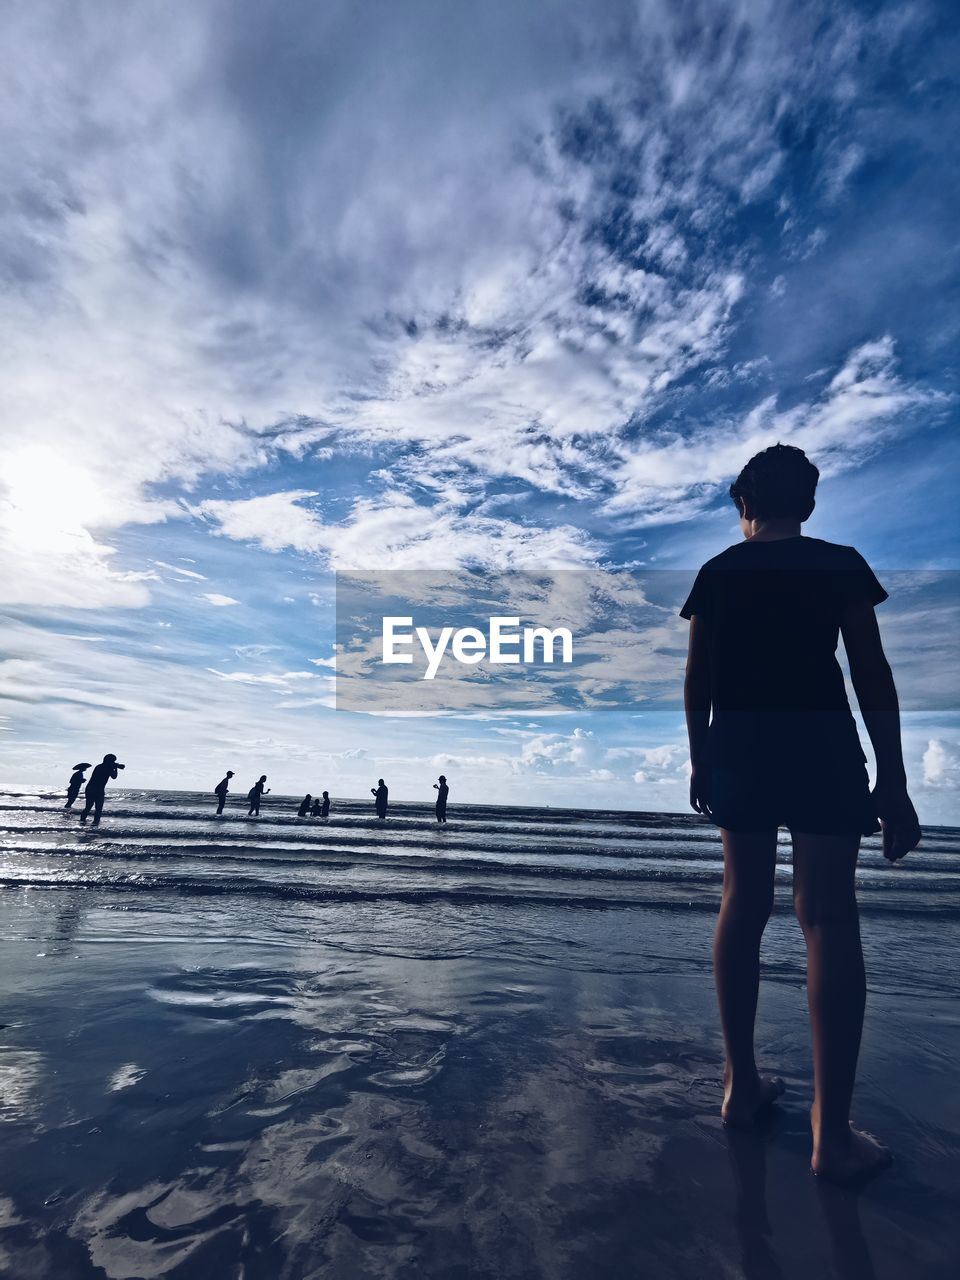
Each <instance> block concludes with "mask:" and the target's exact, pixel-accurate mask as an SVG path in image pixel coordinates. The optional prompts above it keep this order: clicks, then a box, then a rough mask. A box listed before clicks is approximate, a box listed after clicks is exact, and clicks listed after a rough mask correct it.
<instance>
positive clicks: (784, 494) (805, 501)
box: [730, 444, 820, 536]
mask: <svg viewBox="0 0 960 1280" xmlns="http://www.w3.org/2000/svg"><path fill="white" fill-rule="evenodd" d="M819 479H820V472H819V471H818V470H817V468H816V467H815V466H814V465H813V463H812V462H811V461H810V459H809V458H808V457H807V455H806V454H805V453H804V452H803V450H802V449H797V448H795V447H794V446H793V445H789V444H775V445H771V446H770V448H769V449H764V450H763V451H762V452H761V453H755V454H754V455H753V457H752V458H751V459H750V461H749V462H748V463H747V465H746V466H745V467H744V468H743V470H742V471H741V472H740V474H739V475H738V476H737V478H736V480H734V482H733V484H732V485H731V486H730V497H731V498H732V499H733V501H734V503H735V504H736V508H737V510H738V511H739V512H740V527H741V528H742V529H743V531H744V534H745V535H747V536H749V534H750V532H752V530H751V529H750V528H749V526H750V522H751V521H754V520H799V521H800V522H801V523H802V522H803V521H804V520H807V519H808V518H809V516H810V514H811V513H812V511H813V508H814V506H815V505H816V499H815V496H814V495H815V493H816V489H817V481H818V480H819Z"/></svg>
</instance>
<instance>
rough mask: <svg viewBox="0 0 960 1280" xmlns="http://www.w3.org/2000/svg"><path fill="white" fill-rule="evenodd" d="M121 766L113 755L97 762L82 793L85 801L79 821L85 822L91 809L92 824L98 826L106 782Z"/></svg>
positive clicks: (113, 776)
mask: <svg viewBox="0 0 960 1280" xmlns="http://www.w3.org/2000/svg"><path fill="white" fill-rule="evenodd" d="M123 767H124V766H123V765H122V764H117V757H116V756H115V755H108V756H104V757H103V760H102V761H101V763H100V764H98V765H97V767H96V768H95V769H94V771H93V773H91V775H90V781H89V782H88V783H87V788H86V790H85V791H84V793H83V796H84V801H85V803H84V806H83V813H81V815H80V821H81V823H85V822H86V820H87V814H88V813H89V812H90V810H91V809H92V810H93V826H95V827H99V825H100V815H101V813H103V802H104V800H105V799H106V794H107V783H108V782H109V781H110V779H111V778H115V777H116V776H117V770H118V769H122V768H123Z"/></svg>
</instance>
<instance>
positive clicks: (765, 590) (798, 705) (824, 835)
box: [681, 445, 921, 1181]
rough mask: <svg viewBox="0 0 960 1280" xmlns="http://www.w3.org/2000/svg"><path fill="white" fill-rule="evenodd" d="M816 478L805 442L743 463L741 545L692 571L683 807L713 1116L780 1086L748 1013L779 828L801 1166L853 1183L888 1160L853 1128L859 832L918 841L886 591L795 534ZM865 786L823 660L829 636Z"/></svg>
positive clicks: (733, 490)
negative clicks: (868, 746)
mask: <svg viewBox="0 0 960 1280" xmlns="http://www.w3.org/2000/svg"><path fill="white" fill-rule="evenodd" d="M818 476H819V472H818V471H817V468H816V467H815V466H814V465H813V463H812V462H810V461H809V460H808V459H807V457H806V456H805V455H804V454H803V452H802V451H801V450H800V449H795V448H792V447H789V446H784V445H776V446H775V447H773V448H771V449H766V450H764V452H763V453H759V454H757V455H756V457H754V458H751V459H750V461H749V462H748V463H747V465H746V466H745V467H744V469H743V471H741V473H740V475H739V476H738V477H737V479H736V481H735V482H734V484H732V485H731V486H730V496H731V497H732V498H733V500H734V502H735V503H736V506H737V509H738V511H739V513H740V527H741V530H742V532H743V535H744V539H745V541H743V542H740V543H738V544H736V545H734V546H732V547H728V548H727V550H726V551H723V552H721V553H720V555H718V556H715V557H714V558H713V559H712V560H709V561H708V562H707V563H706V564H705V565H704V566H703V567H702V568H701V570H700V572H699V573H698V574H697V579H696V582H695V583H694V585H693V590H692V591H691V593H690V596H689V598H688V599H687V601H686V603H685V604H684V606H683V609H682V610H681V617H684V618H688V619H689V620H690V649H689V656H688V659H687V675H686V681H685V686H684V703H685V706H686V714H687V729H688V733H689V737H690V761H691V766H692V773H691V778H690V803H691V805H692V807H693V808H694V809H695V810H696V811H697V812H698V813H702V814H704V815H706V816H707V817H709V818H711V819H712V821H713V822H715V823H716V824H717V826H719V827H720V833H721V837H722V840H723V856H724V876H723V898H722V902H721V906H720V914H719V916H718V919H717V928H716V936H715V940H714V968H715V973H716V985H717V998H718V1002H719V1005H720V1020H721V1023H722V1026H723V1035H724V1042H725V1046H726V1066H725V1070H724V1100H723V1107H722V1114H723V1117H724V1120H725V1121H726V1122H727V1123H728V1124H730V1125H741V1126H742V1125H750V1124H752V1123H753V1122H754V1121H755V1120H756V1119H757V1117H758V1116H759V1114H760V1113H761V1112H762V1110H763V1109H764V1108H765V1107H766V1106H767V1105H768V1104H769V1103H770V1102H772V1101H773V1100H774V1099H775V1098H777V1097H778V1096H779V1095H780V1094H781V1093H782V1092H783V1087H784V1086H783V1081H782V1080H780V1079H778V1078H772V1079H765V1078H763V1077H761V1076H760V1074H759V1072H758V1070H757V1064H756V1060H755V1058H754V1046H753V1038H754V1020H755V1017H756V1009H757V994H758V987H759V977H760V959H759V952H760V939H761V936H762V934H763V930H764V926H765V925H766V922H767V918H768V916H769V914H770V909H771V906H772V903H773V886H774V870H775V867H776V857H777V828H778V827H780V826H785V827H788V828H789V830H790V834H791V837H792V841H793V896H794V906H795V909H796V913H797V917H798V919H799V921H800V925H801V927H802V929H803V934H804V938H805V940H806V944H807V999H808V1004H809V1008H810V1023H811V1030H812V1033H813V1035H812V1039H813V1072H814V1103H813V1108H812V1110H811V1121H812V1126H813V1158H812V1163H811V1167H812V1169H813V1172H814V1173H816V1174H817V1175H818V1176H820V1177H824V1178H829V1179H833V1180H837V1181H844V1180H849V1179H852V1178H856V1177H862V1176H864V1175H866V1174H869V1173H871V1172H873V1171H875V1170H877V1169H879V1168H883V1167H884V1166H885V1165H887V1164H888V1163H889V1162H890V1153H889V1152H888V1151H887V1150H886V1148H885V1147H883V1146H882V1145H881V1144H880V1143H879V1142H877V1140H876V1139H875V1138H873V1137H871V1136H870V1135H869V1134H865V1133H861V1132H859V1131H858V1130H857V1129H855V1128H853V1126H852V1125H851V1123H850V1102H851V1097H852V1094H853V1084H854V1076H855V1073H856V1066H857V1055H858V1052H859V1048H860V1034H861V1028H862V1025H863V1010H864V998H865V991H866V984H865V978H864V970H863V953H862V951H861V946H860V928H859V920H858V916H857V901H856V895H855V889H854V876H855V873H856V866H857V853H858V850H859V847H860V839H861V837H862V836H863V835H871V834H873V833H875V832H876V831H877V830H878V829H881V830H882V831H883V852H884V856H885V857H886V858H887V859H888V860H889V861H891V862H894V861H896V859H898V858H902V857H903V856H904V855H905V854H906V853H908V852H909V851H910V850H911V849H914V848H916V846H917V845H918V844H919V842H920V834H921V833H920V826H919V823H918V820H917V814H916V810H915V809H914V807H913V804H912V803H911V800H910V797H909V795H908V794H907V783H906V774H905V771H904V766H903V751H902V747H901V742H900V712H899V704H898V701H897V691H896V688H895V686H894V683H893V676H892V675H891V672H890V667H889V665H888V664H887V660H886V657H885V655H884V652H883V646H882V644H881V641H880V632H879V630H878V628H877V620H876V616H875V614H874V606H875V605H877V604H880V603H881V602H882V601H883V600H885V599H886V598H887V593H886V592H885V591H884V589H883V587H881V585H880V583H879V582H878V581H877V579H876V578H875V577H874V575H873V572H872V571H871V569H870V567H869V566H868V564H867V562H866V561H865V560H864V559H863V557H862V556H861V555H860V554H859V553H858V552H857V551H855V550H854V549H853V548H852V547H844V546H838V545H836V544H835V543H831V542H823V541H821V540H820V539H819V538H807V537H804V536H802V535H801V533H800V525H801V523H802V522H803V521H804V520H806V519H807V518H808V517H809V516H810V514H811V512H812V511H813V508H814V492H815V489H816V484H817V479H818ZM841 634H842V636H843V643H844V648H845V650H846V653H847V659H848V661H849V664H850V675H851V678H852V683H853V687H854V690H855V691H856V694H857V700H858V702H859V704H860V710H861V712H862V713H863V719H864V722H865V724H866V726H867V731H868V733H869V734H870V740H871V742H872V743H873V747H874V752H875V755H876V761H877V781H876V785H875V787H874V789H873V792H872V793H871V791H870V785H869V780H868V778H867V771H866V757H865V755H864V753H863V749H862V747H861V745H860V740H859V738H858V736H857V728H856V722H855V721H854V719H853V715H852V713H851V711H850V707H849V704H848V702H847V696H846V691H845V687H844V681H843V674H842V672H841V670H840V667H839V664H838V663H837V659H836V648H837V643H838V639H839V637H840V635H841Z"/></svg>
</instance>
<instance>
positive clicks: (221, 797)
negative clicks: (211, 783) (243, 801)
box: [213, 769, 233, 816]
mask: <svg viewBox="0 0 960 1280" xmlns="http://www.w3.org/2000/svg"><path fill="white" fill-rule="evenodd" d="M232 777H233V770H232V769H228V770H227V776H226V777H225V778H221V779H220V781H219V782H218V783H217V785H216V786H215V787H214V788H213V794H214V795H215V796H216V797H217V815H218V816H219V815H220V814H221V813H223V806H224V805H225V804H226V803H227V792H228V791H229V790H230V779H231V778H232Z"/></svg>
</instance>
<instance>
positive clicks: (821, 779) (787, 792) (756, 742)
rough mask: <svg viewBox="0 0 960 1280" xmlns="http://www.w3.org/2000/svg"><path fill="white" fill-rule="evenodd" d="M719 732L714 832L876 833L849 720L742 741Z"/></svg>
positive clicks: (714, 737) (714, 739) (713, 773)
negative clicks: (794, 732)
mask: <svg viewBox="0 0 960 1280" xmlns="http://www.w3.org/2000/svg"><path fill="white" fill-rule="evenodd" d="M724 728H725V727H724V726H723V725H721V726H720V727H719V729H718V731H714V732H711V761H712V763H711V766H710V808H711V812H712V814H713V821H714V822H715V823H716V824H717V826H718V827H723V828H725V829H726V830H727V831H768V830H771V829H773V828H777V827H787V828H789V829H790V830H791V831H804V832H809V833H811V834H814V835H837V836H844V835H850V836H852V835H861V836H869V835H874V834H875V833H876V832H878V831H879V830H880V821H879V819H878V817H877V811H876V807H875V805H874V802H873V798H872V797H871V795H870V780H869V778H868V776H867V765H866V757H865V756H864V754H863V748H862V747H861V745H860V741H859V739H858V737H857V734H856V727H855V725H853V724H852V718H851V722H850V724H849V725H848V724H847V723H846V722H843V721H841V722H839V723H834V724H832V725H826V726H824V725H821V726H819V729H820V730H821V731H817V732H807V731H804V732H803V733H801V734H792V735H791V734H790V733H788V732H786V731H783V732H775V733H770V734H765V735H763V736H756V735H751V737H750V739H749V740H748V739H745V738H743V737H740V738H739V740H735V739H734V738H733V737H732V736H731V735H729V734H727V733H725V732H724ZM851 728H852V732H851ZM711 730H713V726H712V725H711Z"/></svg>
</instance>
